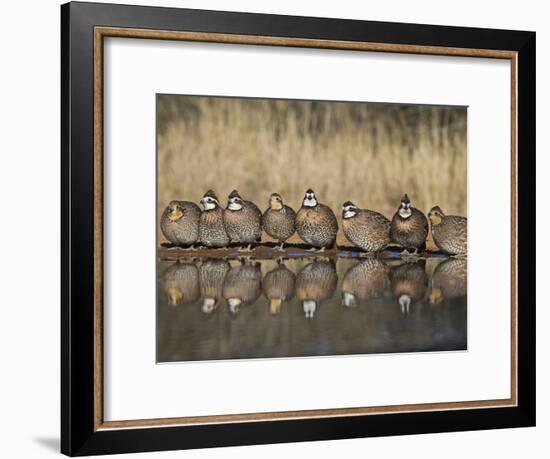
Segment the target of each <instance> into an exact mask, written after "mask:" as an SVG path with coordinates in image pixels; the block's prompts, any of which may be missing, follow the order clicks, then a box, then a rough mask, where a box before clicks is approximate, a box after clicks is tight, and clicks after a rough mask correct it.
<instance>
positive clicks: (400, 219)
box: [390, 195, 428, 253]
mask: <svg viewBox="0 0 550 459" xmlns="http://www.w3.org/2000/svg"><path fill="white" fill-rule="evenodd" d="M427 236H428V220H427V219H426V216H425V215H424V214H423V213H422V212H421V211H420V210H418V209H416V208H415V207H412V206H411V201H410V200H409V197H408V196H407V195H405V196H403V198H402V199H401V203H400V204H399V209H397V212H396V213H395V215H394V216H393V219H392V221H391V229H390V238H391V240H392V241H393V242H395V243H397V244H399V245H400V246H402V247H404V248H405V249H406V250H409V249H412V250H413V251H414V252H415V253H416V252H417V251H418V250H419V249H420V250H424V249H425V248H426V237H427Z"/></svg>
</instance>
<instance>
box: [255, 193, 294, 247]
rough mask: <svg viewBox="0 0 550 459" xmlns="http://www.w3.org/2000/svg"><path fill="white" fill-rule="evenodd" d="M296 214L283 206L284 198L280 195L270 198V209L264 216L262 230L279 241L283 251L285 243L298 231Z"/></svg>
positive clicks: (273, 195) (276, 194)
mask: <svg viewBox="0 0 550 459" xmlns="http://www.w3.org/2000/svg"><path fill="white" fill-rule="evenodd" d="M295 222H296V212H294V210H293V209H292V208H291V207H289V206H287V205H285V204H283V198H281V196H280V195H279V194H278V193H273V194H272V195H271V196H270V197H269V207H268V208H267V210H266V211H265V212H264V214H263V216H262V228H263V230H264V231H265V232H266V233H267V234H269V235H270V236H271V237H272V238H274V239H277V241H279V244H281V246H280V247H279V250H283V245H284V243H285V241H286V240H287V239H288V238H289V237H290V236H292V235H293V234H294V231H296V225H295Z"/></svg>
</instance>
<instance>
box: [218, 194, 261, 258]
mask: <svg viewBox="0 0 550 459" xmlns="http://www.w3.org/2000/svg"><path fill="white" fill-rule="evenodd" d="M223 222H224V225H225V230H226V231H227V235H228V236H229V239H230V241H231V242H236V243H238V244H247V245H248V248H247V249H248V250H250V247H251V244H252V243H253V242H257V241H260V240H261V238H262V213H261V212H260V209H258V206H257V205H256V204H254V203H253V202H250V201H245V200H243V199H242V198H241V196H240V195H239V193H238V191H237V190H233V191H232V192H231V193H230V194H229V196H228V198H227V207H226V208H225V209H224V211H223Z"/></svg>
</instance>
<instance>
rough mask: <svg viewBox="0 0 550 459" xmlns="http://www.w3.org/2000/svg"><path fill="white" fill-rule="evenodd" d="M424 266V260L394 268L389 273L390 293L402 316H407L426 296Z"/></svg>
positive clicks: (426, 286)
mask: <svg viewBox="0 0 550 459" xmlns="http://www.w3.org/2000/svg"><path fill="white" fill-rule="evenodd" d="M425 264H426V263H425V261H424V260H420V261H418V262H416V263H405V264H402V265H400V266H396V267H394V268H393V269H392V270H391V272H390V280H391V289H392V293H393V296H394V298H395V299H396V300H397V302H398V303H399V307H400V308H401V313H402V314H403V315H404V316H407V315H409V314H410V312H411V306H412V305H413V304H415V303H416V302H418V301H420V300H423V299H424V297H425V295H426V291H427V290H428V275H427V274H426V269H425Z"/></svg>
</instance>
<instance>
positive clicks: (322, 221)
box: [296, 188, 338, 251]
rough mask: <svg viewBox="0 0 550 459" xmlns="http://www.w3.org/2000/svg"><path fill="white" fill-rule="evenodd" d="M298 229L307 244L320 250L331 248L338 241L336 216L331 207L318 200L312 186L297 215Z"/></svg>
mask: <svg viewBox="0 0 550 459" xmlns="http://www.w3.org/2000/svg"><path fill="white" fill-rule="evenodd" d="M296 231H298V234H299V236H300V237H301V238H302V240H303V241H304V242H305V243H306V244H309V245H311V246H313V248H314V249H319V250H320V251H323V250H325V248H331V247H332V246H333V245H334V243H335V242H336V234H337V233H338V222H337V221H336V216H335V215H334V212H333V211H332V209H331V208H330V207H328V206H326V205H324V204H321V203H319V202H318V201H317V198H316V197H315V193H314V191H313V190H312V189H311V188H310V189H308V190H307V191H306V193H305V196H304V200H303V202H302V207H301V208H300V210H299V211H298V214H297V215H296Z"/></svg>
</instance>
